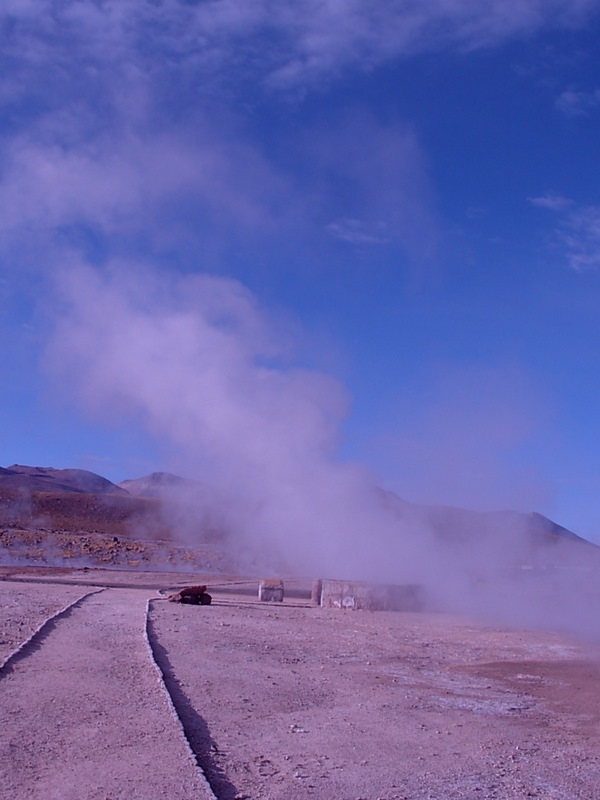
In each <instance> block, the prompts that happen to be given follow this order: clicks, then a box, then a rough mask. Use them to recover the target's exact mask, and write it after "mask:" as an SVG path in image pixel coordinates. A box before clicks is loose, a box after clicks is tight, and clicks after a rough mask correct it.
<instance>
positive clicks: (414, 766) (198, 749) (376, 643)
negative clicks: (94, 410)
mask: <svg viewBox="0 0 600 800" xmlns="http://www.w3.org/2000/svg"><path fill="white" fill-rule="evenodd" d="M199 581H202V582H205V583H207V584H208V586H209V591H210V592H211V594H212V595H213V603H212V605H210V606H188V605H178V604H174V603H169V602H167V600H166V596H165V592H167V591H169V590H170V589H173V588H176V587H180V586H183V585H185V584H186V583H195V582H196V583H197V582H199ZM256 586H257V582H253V581H252V580H250V579H248V578H247V576H246V577H237V576H218V577H217V576H215V575H212V576H211V575H201V574H194V575H189V574H188V575H179V574H174V573H169V574H160V573H151V572H139V571H126V570H108V569H86V570H83V569H53V568H51V567H48V568H43V569H35V568H31V567H4V568H0V663H3V664H4V665H3V667H2V668H1V669H0V721H1V730H2V735H1V737H0V748H1V753H2V755H1V757H0V770H1V780H0V797H2V798H6V799H7V800H8V798H11V800H21V799H23V800H24V798H40V800H41V798H44V799H45V800H47V799H48V798H61V800H70V799H71V798H78V800H81V798H98V799H100V798H103V799H108V798H111V799H112V798H121V797H123V798H125V797H127V798H128V799H129V800H132V798H136V799H137V798H139V799H140V800H152V799H153V798H169V799H170V800H175V799H176V798H177V799H181V800H187V799H188V798H190V800H191V798H210V797H213V798H214V797H216V798H219V800H235V799H237V800H241V799H242V798H248V799H249V800H254V799H255V798H256V800H258V798H264V799H265V800H283V798H286V800H300V798H312V797H314V798H327V800H377V798H380V800H400V799H402V800H424V799H425V798H430V799H431V800H433V799H435V800H451V799H453V798H456V799H458V798H460V799H461V800H491V798H496V799H497V800H511V799H512V798H532V797H535V798H543V799H546V798H547V799H548V800H549V799H550V798H555V799H556V800H567V799H568V800H571V799H573V800H575V799H577V800H595V798H598V797H600V709H599V706H598V696H599V690H600V655H599V653H598V650H597V648H596V647H594V646H591V645H586V644H584V643H581V642H577V641H574V640H570V639H568V638H566V637H565V636H563V635H559V634H557V633H549V632H539V631H538V632H536V631H526V630H509V629H500V628H497V627H490V626H486V625H484V624H482V623H481V622H475V621H473V620H468V619H462V618H456V617H451V616H448V615H444V614H433V613H415V612H410V613H409V612H383V611H381V612H377V611H356V610H339V609H328V608H321V607H317V606H312V605H311V603H310V600H309V599H308V594H307V592H305V591H302V589H303V587H302V586H301V582H296V584H293V583H290V584H289V586H290V588H291V589H292V590H293V589H294V588H295V589H296V590H297V591H291V592H289V594H287V593H286V599H285V600H284V602H283V603H259V602H258V599H257V598H256V596H255V590H256ZM304 588H306V587H304ZM67 607H69V608H67ZM64 609H67V610H66V611H64V613H62V614H61V613H60V612H61V611H63V610H64ZM55 614H58V616H56V617H55V618H54V619H52V618H53V616H54V615H55ZM36 631H38V632H37V633H36ZM32 636H33V638H30V637H32ZM149 645H150V646H149ZM156 665H158V669H157V666H156ZM198 765H199V768H198ZM207 781H208V783H207Z"/></svg>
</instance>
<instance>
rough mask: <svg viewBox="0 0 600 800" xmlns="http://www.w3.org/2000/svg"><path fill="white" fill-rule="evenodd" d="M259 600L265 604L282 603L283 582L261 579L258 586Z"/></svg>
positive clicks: (276, 579)
mask: <svg viewBox="0 0 600 800" xmlns="http://www.w3.org/2000/svg"><path fill="white" fill-rule="evenodd" d="M258 599H259V600H260V601H262V602H263V603H282V602H283V581H282V580H279V578H261V580H260V581H259V584H258Z"/></svg>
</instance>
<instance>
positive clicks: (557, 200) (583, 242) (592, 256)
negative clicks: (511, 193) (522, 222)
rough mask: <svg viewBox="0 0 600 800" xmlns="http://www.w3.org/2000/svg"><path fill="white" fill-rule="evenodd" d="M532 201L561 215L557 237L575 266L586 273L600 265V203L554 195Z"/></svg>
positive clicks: (573, 266) (569, 262)
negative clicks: (582, 203) (586, 204)
mask: <svg viewBox="0 0 600 800" xmlns="http://www.w3.org/2000/svg"><path fill="white" fill-rule="evenodd" d="M529 201H530V203H532V204H533V205H535V206H538V207H539V208H545V209H548V210H549V211H552V212H555V213H556V214H557V215H558V224H557V225H556V227H555V230H554V236H555V240H556V242H557V243H558V244H559V245H560V246H561V247H562V249H563V250H564V253H565V258H566V260H567V263H568V265H569V266H570V267H571V269H573V270H575V271H576V272H584V271H585V270H589V269H598V268H599V267H600V206H596V205H588V206H583V205H577V204H576V203H575V202H574V201H573V200H571V199H569V198H567V197H563V196H561V195H554V194H548V195H545V196H542V197H532V198H529Z"/></svg>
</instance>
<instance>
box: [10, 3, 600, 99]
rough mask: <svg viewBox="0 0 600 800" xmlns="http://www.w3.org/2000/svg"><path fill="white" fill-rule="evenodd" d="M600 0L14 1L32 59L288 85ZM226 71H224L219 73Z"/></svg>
mask: <svg viewBox="0 0 600 800" xmlns="http://www.w3.org/2000/svg"><path fill="white" fill-rule="evenodd" d="M597 8H598V0H545V2H543V3H542V2H540V0H512V2H506V1H504V2H501V1H500V0H453V1H452V2H449V1H448V0H421V1H420V2H414V1H412V0H409V2H407V0H387V2H376V1H375V0H325V2H322V1H319V0H302V2H298V3H294V4H289V3H277V2H273V0H244V1H243V2H242V0H207V1H205V2H198V3H183V2H180V0H158V2H150V0H106V1H105V2H103V3H101V4H99V3H95V2H92V0H70V1H69V2H64V3H59V4H56V3H52V2H50V0H46V2H44V1H43V0H41V2H40V3H38V4H31V3H29V2H11V3H10V4H9V5H8V6H7V5H6V4H4V6H3V13H2V17H0V19H3V21H4V22H5V29H6V30H8V31H9V32H10V35H9V36H8V37H7V40H6V42H5V49H6V51H7V52H8V53H9V54H10V55H14V54H15V53H16V52H17V51H18V52H19V53H20V55H21V56H25V57H26V58H27V59H28V60H29V61H30V63H31V64H32V65H34V64H35V63H36V62H37V63H38V64H39V63H41V62H43V61H47V60H48V58H49V53H50V52H51V51H53V60H54V64H53V66H54V67H58V68H60V58H58V54H57V45H58V44H59V43H61V42H62V44H63V45H64V46H65V47H67V48H69V49H70V50H71V53H73V52H75V53H77V54H78V57H80V58H81V59H82V60H83V62H84V63H85V64H87V65H88V66H90V65H93V64H94V63H98V62H102V63H104V64H106V63H111V64H115V63H122V62H126V63H128V64H130V65H135V66H136V67H137V68H140V69H143V70H146V71H149V72H152V71H153V69H155V66H156V63H157V61H158V60H161V61H164V60H166V61H167V62H168V63H169V65H170V67H171V68H173V69H177V68H179V67H181V66H182V65H185V67H186V68H191V69H193V70H200V71H202V72H204V73H205V74H211V73H212V75H213V76H214V78H215V79H219V80H221V79H222V77H223V75H222V70H223V69H224V68H225V69H226V71H227V72H238V74H239V72H240V71H241V72H243V73H244V74H248V71H250V73H251V74H253V75H255V76H256V75H257V74H258V75H259V76H262V78H264V79H265V80H267V81H268V82H269V83H270V84H271V85H278V86H281V87H287V86H290V85H297V84H299V83H300V84H302V83H306V82H309V83H310V82H313V81H315V80H319V79H322V78H323V76H327V75H332V74H333V75H335V74H336V72H337V71H338V70H340V69H342V68H344V67H345V66H347V65H350V64H354V63H358V64H360V65H363V66H369V65H372V64H374V63H378V62H381V61H383V60H386V59H389V58H395V57H398V56H405V55H410V54H413V53H416V52H424V51H428V50H434V49H437V48H442V47H443V48H445V47H447V46H453V47H458V48H466V49H470V48H479V47H485V46H489V45H493V44H496V43H498V42H502V41H503V40H506V39H508V38H511V37H514V36H520V35H529V34H531V33H533V32H535V31H537V30H539V29H541V28H544V27H552V26H568V25H575V24H579V23H581V22H582V20H584V19H585V18H586V15H587V14H588V13H590V12H591V11H593V10H595V9H597ZM219 73H221V74H219Z"/></svg>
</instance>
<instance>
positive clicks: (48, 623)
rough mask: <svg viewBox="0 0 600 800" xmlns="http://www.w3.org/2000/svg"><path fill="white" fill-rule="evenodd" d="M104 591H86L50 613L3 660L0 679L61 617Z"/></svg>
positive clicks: (27, 653)
mask: <svg viewBox="0 0 600 800" xmlns="http://www.w3.org/2000/svg"><path fill="white" fill-rule="evenodd" d="M103 591H104V589H103V588H102V589H94V590H93V591H91V592H86V593H85V594H82V595H81V596H80V597H78V598H76V599H75V600H73V601H72V602H70V603H68V604H67V605H66V606H64V608H61V609H59V610H58V611H56V612H55V613H54V614H50V616H49V617H46V619H45V620H43V621H42V622H41V623H40V624H39V625H38V626H37V628H36V629H35V630H34V631H33V633H32V634H31V635H30V636H28V637H27V639H25V640H24V641H23V642H21V644H20V645H19V646H18V647H16V648H15V649H14V650H13V651H12V652H11V653H9V654H8V655H7V656H6V658H5V659H4V661H2V663H1V664H0V679H1V678H2V677H4V675H5V674H6V672H7V671H8V670H10V669H12V668H13V665H14V664H15V663H16V662H17V661H21V660H22V659H24V658H26V657H27V656H28V655H29V653H30V652H32V651H33V649H34V647H35V646H36V645H38V644H40V643H41V642H42V641H43V639H44V638H45V637H46V636H47V635H48V634H49V633H50V631H51V630H52V627H53V626H54V625H55V624H56V622H57V621H58V620H59V619H61V618H62V617H66V616H68V615H69V614H70V613H71V611H72V610H73V609H74V608H76V607H77V606H79V605H81V603H83V602H84V601H85V600H86V599H87V598H88V597H91V595H94V594H100V592H103Z"/></svg>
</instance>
